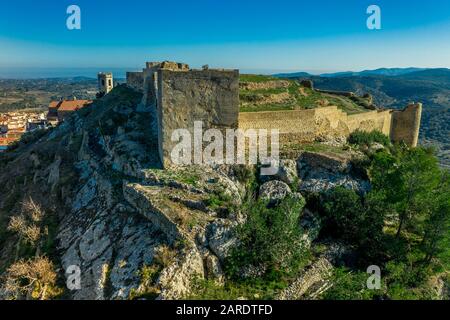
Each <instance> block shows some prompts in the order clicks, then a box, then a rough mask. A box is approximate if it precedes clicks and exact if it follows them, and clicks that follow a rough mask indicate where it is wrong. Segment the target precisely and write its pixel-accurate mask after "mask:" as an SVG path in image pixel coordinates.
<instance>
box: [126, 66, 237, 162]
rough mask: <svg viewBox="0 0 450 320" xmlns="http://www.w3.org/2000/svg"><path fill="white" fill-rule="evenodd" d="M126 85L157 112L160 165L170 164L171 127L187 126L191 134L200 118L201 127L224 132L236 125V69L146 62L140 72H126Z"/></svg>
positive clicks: (150, 109)
mask: <svg viewBox="0 0 450 320" xmlns="http://www.w3.org/2000/svg"><path fill="white" fill-rule="evenodd" d="M141 79H142V80H141ZM141 83H142V87H140V88H139V86H140V84H141ZM127 85H128V86H130V87H132V88H135V89H137V90H139V91H141V92H142V93H143V98H142V105H143V106H144V109H145V108H147V111H150V112H155V113H156V115H157V119H158V145H159V154H160V158H161V162H162V164H163V165H164V166H168V165H170V162H171V161H170V153H171V151H172V149H173V147H174V146H175V145H176V144H177V143H176V142H172V141H171V137H172V132H173V130H175V129H187V130H189V131H190V133H191V135H192V136H193V130H194V122H195V121H202V122H203V125H204V129H209V128H216V129H220V130H223V131H224V130H225V129H228V128H237V126H238V115H239V71H238V70H223V69H209V68H206V67H205V68H204V69H202V70H195V69H190V68H189V66H188V65H186V64H181V63H175V62H167V61H166V62H162V63H159V62H147V65H146V68H145V69H144V70H143V71H142V73H136V72H133V73H127Z"/></svg>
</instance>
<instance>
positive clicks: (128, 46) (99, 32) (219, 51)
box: [0, 0, 450, 75]
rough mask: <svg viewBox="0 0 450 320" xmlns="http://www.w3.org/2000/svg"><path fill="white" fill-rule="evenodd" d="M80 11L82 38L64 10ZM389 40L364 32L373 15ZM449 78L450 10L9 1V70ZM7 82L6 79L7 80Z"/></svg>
mask: <svg viewBox="0 0 450 320" xmlns="http://www.w3.org/2000/svg"><path fill="white" fill-rule="evenodd" d="M71 4H75V5H78V6H79V7H80V8H81V30H72V31H70V30H68V29H67V27H66V19H67V17H68V14H67V13H66V9H67V7H68V6H69V5H71ZM371 4H376V5H378V6H379V7H380V8H381V22H382V29H381V30H369V29H368V28H367V27H366V20H367V18H368V14H367V13H366V9H367V7H368V6H369V5H371ZM153 60H176V61H182V62H186V63H189V64H190V65H192V66H195V67H199V66H201V65H203V64H209V65H210V66H211V67H226V68H240V69H243V70H246V71H250V72H251V71H255V72H275V71H300V70H302V71H309V72H313V73H320V72H333V71H346V70H362V69H373V68H378V67H409V66H416V67H447V68H450V1H449V0H428V1H423V0H408V1H406V0H370V1H368V0H316V1H313V0H308V1H303V0H258V1H257V0H165V1H161V0H160V1H153V0H127V1H123V0H121V1H113V0H70V1H67V0H57V1H55V0H14V1H9V0H8V1H7V0H2V1H1V3H0V70H1V68H3V69H5V68H13V69H14V68H29V67H33V68H36V67H42V68H140V67H142V66H143V65H144V62H145V61H153ZM0 75H1V74H0Z"/></svg>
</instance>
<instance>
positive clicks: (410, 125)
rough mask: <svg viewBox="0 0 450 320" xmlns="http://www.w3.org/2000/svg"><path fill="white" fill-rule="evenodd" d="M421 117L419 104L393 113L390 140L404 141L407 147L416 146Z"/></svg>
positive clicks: (420, 105)
mask: <svg viewBox="0 0 450 320" xmlns="http://www.w3.org/2000/svg"><path fill="white" fill-rule="evenodd" d="M421 117H422V104H421V103H415V104H410V105H409V106H407V107H406V108H405V109H404V110H403V111H393V112H392V129H391V135H390V136H391V139H392V140H393V141H395V142H400V141H404V142H405V143H406V144H407V145H410V146H414V147H415V146H417V143H418V141H419V129H420V121H421Z"/></svg>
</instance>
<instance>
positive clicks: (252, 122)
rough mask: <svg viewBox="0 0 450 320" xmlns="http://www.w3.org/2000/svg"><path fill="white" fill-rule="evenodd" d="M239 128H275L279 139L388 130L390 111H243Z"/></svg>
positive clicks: (301, 139)
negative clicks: (352, 113) (358, 130)
mask: <svg viewBox="0 0 450 320" xmlns="http://www.w3.org/2000/svg"><path fill="white" fill-rule="evenodd" d="M239 128H241V129H243V130H247V129H268V130H270V129H278V130H279V131H280V140H281V142H283V141H286V140H287V141H289V142H297V143H305V142H312V141H314V140H315V139H316V138H317V137H319V136H348V135H349V134H350V133H351V132H353V131H355V130H356V129H360V130H365V131H372V130H380V131H382V132H383V133H385V134H386V135H389V134H390V131H391V112H390V111H381V112H378V111H369V112H364V113H360V114H354V115H350V116H349V115H347V114H346V113H345V112H343V111H341V110H340V109H338V108H337V107H335V106H331V107H323V108H315V109H309V110H291V111H275V112H270V111H269V112H246V113H240V114H239Z"/></svg>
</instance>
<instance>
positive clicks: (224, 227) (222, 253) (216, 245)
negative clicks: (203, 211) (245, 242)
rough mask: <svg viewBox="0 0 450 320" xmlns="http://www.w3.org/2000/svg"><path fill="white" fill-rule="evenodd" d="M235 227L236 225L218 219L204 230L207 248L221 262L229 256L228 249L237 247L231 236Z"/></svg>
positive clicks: (235, 240)
mask: <svg viewBox="0 0 450 320" xmlns="http://www.w3.org/2000/svg"><path fill="white" fill-rule="evenodd" d="M236 225H237V224H236V223H230V222H229V221H226V220H224V219H218V220H217V221H215V222H213V223H211V224H210V225H209V226H208V227H207V229H206V236H207V239H208V245H209V248H210V249H211V251H212V252H213V253H214V254H215V255H216V256H217V257H218V258H219V260H220V261H221V262H223V261H225V259H226V258H227V257H228V256H229V254H230V249H232V248H233V247H234V246H236V245H237V239H236V238H235V237H234V234H233V229H234V227H235V226H236Z"/></svg>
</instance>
